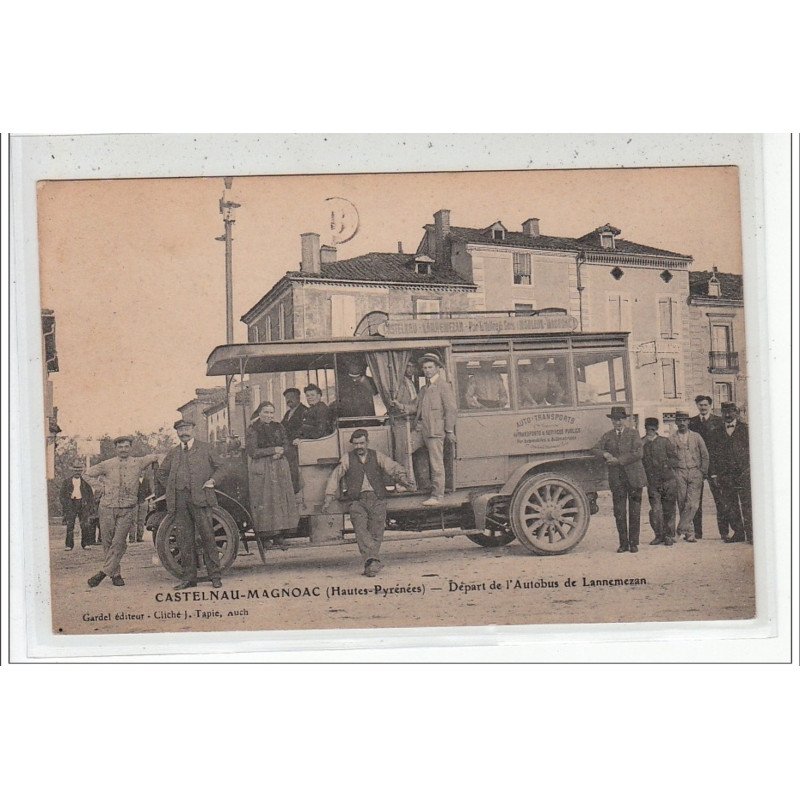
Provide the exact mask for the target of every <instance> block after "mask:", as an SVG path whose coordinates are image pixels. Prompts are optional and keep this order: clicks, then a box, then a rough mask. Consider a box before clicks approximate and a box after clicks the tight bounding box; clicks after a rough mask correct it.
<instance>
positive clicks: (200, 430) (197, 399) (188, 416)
mask: <svg viewBox="0 0 800 800" xmlns="http://www.w3.org/2000/svg"><path fill="white" fill-rule="evenodd" d="M194 392H195V396H194V397H193V398H192V399H191V400H189V401H188V402H186V403H184V404H183V405H182V406H180V407H179V408H178V412H179V413H180V415H181V419H185V420H188V421H190V422H193V423H194V435H195V438H196V439H199V440H200V441H201V442H207V441H209V429H208V420H207V417H206V415H205V413H204V412H205V411H206V410H207V409H209V408H212V407H217V406H218V405H220V404H221V405H222V408H223V410H224V408H225V388H224V387H218V388H213V389H204V388H200V389H195V390H194ZM226 424H227V423H226Z"/></svg>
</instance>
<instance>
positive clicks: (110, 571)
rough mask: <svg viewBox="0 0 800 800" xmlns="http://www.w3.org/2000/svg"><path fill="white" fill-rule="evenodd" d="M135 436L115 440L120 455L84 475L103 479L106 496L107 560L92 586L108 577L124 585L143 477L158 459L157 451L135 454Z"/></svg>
mask: <svg viewBox="0 0 800 800" xmlns="http://www.w3.org/2000/svg"><path fill="white" fill-rule="evenodd" d="M132 447H133V437H132V436H117V438H116V439H114V449H115V451H116V453H117V454H116V456H114V457H113V458H107V459H106V460H105V461H101V462H100V463H99V464H95V466H93V467H89V469H87V470H86V471H85V472H84V473H83V477H84V478H99V479H102V491H103V496H102V497H101V498H100V506H99V514H100V538H101V539H102V541H103V552H104V553H105V561H104V563H103V569H102V570H100V572H98V573H97V574H95V575H92V577H91V578H89V580H88V584H89V586H91V587H92V588H94V587H95V586H98V585H99V584H100V583H101V582H102V581H103V580H104V579H105V578H106V577H109V578H111V583H113V584H114V586H124V585H125V581H124V580H123V579H122V575H121V574H120V569H119V566H120V562H121V561H122V556H123V555H125V550H126V549H127V547H128V536H129V535H130V534H131V532H132V531H133V530H134V526H135V524H136V510H137V506H138V503H139V496H138V495H139V478H140V476H141V474H142V472H143V471H144V470H145V469H146V468H147V467H149V466H150V464H155V463H156V462H157V461H158V456H157V455H156V454H155V453H153V454H151V455H148V456H141V457H136V456H132V455H131V448H132Z"/></svg>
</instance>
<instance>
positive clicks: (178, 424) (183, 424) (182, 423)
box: [172, 419, 194, 430]
mask: <svg viewBox="0 0 800 800" xmlns="http://www.w3.org/2000/svg"><path fill="white" fill-rule="evenodd" d="M172 427H173V428H175V430H178V428H194V422H192V421H191V420H190V419H178V420H175V422H174V423H173V424H172Z"/></svg>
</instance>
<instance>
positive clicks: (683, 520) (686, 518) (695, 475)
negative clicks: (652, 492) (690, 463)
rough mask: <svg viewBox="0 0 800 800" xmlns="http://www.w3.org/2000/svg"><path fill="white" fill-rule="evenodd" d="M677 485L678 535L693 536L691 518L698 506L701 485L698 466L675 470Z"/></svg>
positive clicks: (701, 477)
mask: <svg viewBox="0 0 800 800" xmlns="http://www.w3.org/2000/svg"><path fill="white" fill-rule="evenodd" d="M675 482H676V483H677V485H678V511H679V513H680V520H679V521H678V536H685V537H687V538H693V537H694V526H693V524H692V520H693V519H694V515H695V514H696V513H697V509H698V507H699V506H700V490H701V489H702V487H703V473H702V472H700V469H699V468H698V467H690V468H688V469H677V470H675Z"/></svg>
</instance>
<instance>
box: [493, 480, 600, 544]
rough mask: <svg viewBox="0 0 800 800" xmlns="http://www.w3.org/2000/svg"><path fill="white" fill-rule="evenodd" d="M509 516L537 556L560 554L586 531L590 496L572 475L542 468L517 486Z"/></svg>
mask: <svg viewBox="0 0 800 800" xmlns="http://www.w3.org/2000/svg"><path fill="white" fill-rule="evenodd" d="M509 516H510V519H511V530H513V531H514V535H515V536H516V537H517V539H519V541H520V543H521V544H522V546H523V547H525V548H526V549H527V550H530V551H531V552H532V553H536V554H537V555H540V556H553V555H561V554H562V553H568V552H569V551H570V550H572V549H573V548H574V547H576V546H577V545H578V544H579V543H580V541H581V539H583V537H584V536H585V535H586V530H587V528H588V527H589V516H590V514H589V499H588V498H587V497H586V493H585V492H584V491H583V489H581V487H580V486H578V484H576V483H575V482H574V481H572V480H571V479H569V478H564V477H562V476H560V475H556V474H555V473H551V472H544V473H540V474H538V475H531V476H530V477H528V478H525V480H523V481H522V483H520V484H519V486H517V488H516V490H515V492H514V495H513V496H512V498H511V507H510V513H509Z"/></svg>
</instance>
